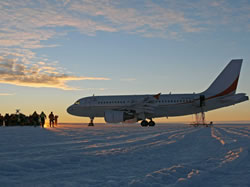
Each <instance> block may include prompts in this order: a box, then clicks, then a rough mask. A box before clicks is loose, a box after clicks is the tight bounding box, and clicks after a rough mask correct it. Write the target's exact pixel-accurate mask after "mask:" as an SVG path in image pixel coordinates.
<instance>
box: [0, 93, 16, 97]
mask: <svg viewBox="0 0 250 187" xmlns="http://www.w3.org/2000/svg"><path fill="white" fill-rule="evenodd" d="M12 95H15V94H14V93H0V96H12Z"/></svg>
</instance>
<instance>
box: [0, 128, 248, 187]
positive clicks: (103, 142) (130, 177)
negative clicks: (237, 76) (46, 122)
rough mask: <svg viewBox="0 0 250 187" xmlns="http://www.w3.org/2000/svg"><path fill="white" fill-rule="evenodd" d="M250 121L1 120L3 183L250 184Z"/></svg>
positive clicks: (67, 184) (0, 147)
mask: <svg viewBox="0 0 250 187" xmlns="http://www.w3.org/2000/svg"><path fill="white" fill-rule="evenodd" d="M249 150H250V126H249V125H217V126H215V127H212V128H205V127H198V128H194V127H191V126H188V125H183V124H175V125H174V124H159V125H157V126H156V127H154V128H152V127H148V128H142V127H140V126H139V125H131V124H129V125H103V124H100V125H96V126H95V127H87V126H86V125H71V124H62V125H59V126H58V127H57V128H53V129H52V128H50V129H41V128H33V127H8V128H7V127H1V128H0V184H1V186H212V185H214V186H250V178H249V176H250V156H249V154H250V152H249Z"/></svg>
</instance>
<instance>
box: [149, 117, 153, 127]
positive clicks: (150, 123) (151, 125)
mask: <svg viewBox="0 0 250 187" xmlns="http://www.w3.org/2000/svg"><path fill="white" fill-rule="evenodd" d="M148 126H150V127H153V126H155V122H154V121H153V120H152V119H151V120H150V121H149V122H148Z"/></svg>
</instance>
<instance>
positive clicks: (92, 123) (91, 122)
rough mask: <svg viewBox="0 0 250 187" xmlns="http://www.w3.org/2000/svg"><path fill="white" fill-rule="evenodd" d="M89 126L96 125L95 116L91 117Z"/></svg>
mask: <svg viewBox="0 0 250 187" xmlns="http://www.w3.org/2000/svg"><path fill="white" fill-rule="evenodd" d="M88 126H94V118H93V117H91V118H90V122H89V125H88Z"/></svg>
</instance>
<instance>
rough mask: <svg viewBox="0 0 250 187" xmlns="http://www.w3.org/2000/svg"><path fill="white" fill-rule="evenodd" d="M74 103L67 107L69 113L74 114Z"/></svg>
mask: <svg viewBox="0 0 250 187" xmlns="http://www.w3.org/2000/svg"><path fill="white" fill-rule="evenodd" d="M73 110H74V109H73V105H71V106H69V107H68V108H67V112H68V113H69V114H72V113H73Z"/></svg>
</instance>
